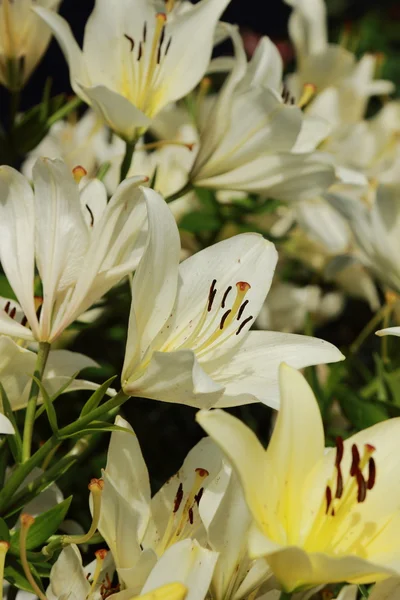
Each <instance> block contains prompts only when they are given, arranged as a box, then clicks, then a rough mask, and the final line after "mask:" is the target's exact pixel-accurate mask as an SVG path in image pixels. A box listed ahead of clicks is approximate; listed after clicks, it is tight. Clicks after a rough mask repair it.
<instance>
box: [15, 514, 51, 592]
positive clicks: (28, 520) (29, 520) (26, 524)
mask: <svg viewBox="0 0 400 600" xmlns="http://www.w3.org/2000/svg"><path fill="white" fill-rule="evenodd" d="M34 522H35V519H34V517H32V516H31V515H28V514H26V513H23V514H22V515H21V531H20V534H19V555H20V559H21V564H22V568H23V570H24V573H25V577H26V578H27V580H28V581H29V583H30V585H31V587H32V589H33V591H34V592H35V594H36V595H37V596H38V598H40V600H47V597H46V595H45V594H44V593H43V592H42V590H41V589H40V587H39V586H38V584H37V583H36V581H35V578H34V577H33V575H32V573H31V569H30V567H29V563H28V558H27V556H26V540H27V537H28V532H29V529H30V528H31V527H32V525H33V524H34Z"/></svg>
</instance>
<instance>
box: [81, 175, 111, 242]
mask: <svg viewBox="0 0 400 600" xmlns="http://www.w3.org/2000/svg"><path fill="white" fill-rule="evenodd" d="M80 199H81V208H82V212H83V215H84V219H85V221H86V225H87V227H88V229H89V230H90V229H92V228H93V226H94V224H95V223H98V222H99V220H100V218H101V216H102V214H103V212H104V211H105V209H106V206H107V190H106V188H105V186H104V184H103V183H102V182H101V181H99V180H98V179H91V180H90V181H89V182H88V183H87V184H86V185H85V187H84V188H83V189H82V190H81V192H80Z"/></svg>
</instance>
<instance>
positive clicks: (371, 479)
mask: <svg viewBox="0 0 400 600" xmlns="http://www.w3.org/2000/svg"><path fill="white" fill-rule="evenodd" d="M375 480H376V464H375V461H374V459H373V458H370V459H369V461H368V480H367V488H368V489H369V490H372V488H373V487H374V485H375Z"/></svg>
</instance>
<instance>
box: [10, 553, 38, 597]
mask: <svg viewBox="0 0 400 600" xmlns="http://www.w3.org/2000/svg"><path fill="white" fill-rule="evenodd" d="M30 567H31V572H32V575H33V577H34V578H35V581H36V583H37V584H38V586H39V587H40V589H41V590H42V591H43V592H44V588H43V585H42V582H41V581H40V577H39V575H38V573H37V571H36V569H35V567H34V566H33V565H32V564H31V563H30ZM4 578H5V579H6V580H7V581H8V583H10V584H11V585H14V586H15V587H17V588H18V589H20V590H24V591H25V592H30V593H34V591H33V589H32V587H31V584H30V583H29V581H28V580H27V578H26V577H25V573H24V569H23V568H22V565H21V563H20V561H19V560H17V559H16V558H15V557H13V556H10V555H9V553H8V554H7V566H6V568H5V569H4Z"/></svg>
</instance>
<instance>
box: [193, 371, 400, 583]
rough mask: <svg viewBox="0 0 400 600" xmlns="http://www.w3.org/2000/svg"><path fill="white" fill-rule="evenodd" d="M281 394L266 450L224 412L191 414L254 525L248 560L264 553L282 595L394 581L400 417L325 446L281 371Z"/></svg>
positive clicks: (310, 410) (303, 392)
mask: <svg viewBox="0 0 400 600" xmlns="http://www.w3.org/2000/svg"><path fill="white" fill-rule="evenodd" d="M280 389H281V410H280V412H279V415H278V419H277V422H276V426H275V429H274V432H273V436H272V439H271V441H270V443H269V446H268V448H267V450H265V449H264V447H263V446H262V445H261V444H260V442H259V441H258V440H257V438H256V436H255V435H254V433H253V432H252V431H251V430H250V429H249V428H248V427H247V426H246V425H244V424H243V423H242V422H241V421H239V420H238V419H236V418H235V417H233V416H231V415H229V414H228V413H225V412H223V411H219V410H216V411H200V412H199V413H198V416H197V418H198V421H199V423H200V424H201V425H202V427H203V428H204V429H205V430H206V432H207V433H208V434H209V435H211V437H212V438H213V439H214V441H215V442H216V443H217V444H218V445H219V446H220V447H221V448H222V450H223V451H224V452H225V453H226V454H227V456H228V458H229V460H230V461H231V462H232V464H233V466H234V467H235V468H236V471H237V473H238V475H239V477H240V479H241V482H242V485H243V489H244V493H245V497H246V501H247V504H248V506H249V509H250V511H251V513H252V516H253V519H254V524H253V527H252V530H251V532H250V535H249V553H250V556H251V557H253V558H255V557H259V556H264V557H265V558H266V560H267V561H268V563H269V565H270V567H271V569H272V571H273V572H274V575H275V576H276V578H277V579H278V581H279V582H280V584H281V585H282V587H283V589H284V590H286V591H288V592H291V591H294V590H298V589H299V588H301V589H307V588H308V587H312V586H315V585H319V584H323V583H335V582H342V581H346V582H349V583H356V584H357V583H371V582H375V581H377V580H380V579H385V578H387V577H389V576H391V575H395V574H399V573H400V568H399V547H398V527H399V525H400V511H399V503H398V494H397V488H398V486H399V484H400V477H399V465H398V462H397V461H396V460H395V458H394V457H396V456H397V454H398V445H399V443H398V440H399V428H400V420H399V419H390V420H389V421H384V422H382V423H378V424H377V425H375V426H373V427H370V428H369V429H366V430H364V431H361V432H359V433H356V434H355V435H353V436H351V437H350V438H349V439H347V440H345V441H344V442H343V440H342V439H341V438H338V440H337V447H336V449H334V448H329V449H325V448H324V429H323V423H322V418H321V414H320V411H319V407H318V403H317V401H316V399H315V397H314V395H313V392H312V390H311V388H310V387H309V385H308V383H307V382H306V380H305V379H304V377H303V376H302V375H301V374H300V373H299V372H297V371H296V370H294V369H292V368H291V367H288V366H287V365H285V364H283V365H282V366H281V368H280ZM310 431H312V432H313V434H312V436H311V438H310V435H309V432H310ZM300 449H301V451H300Z"/></svg>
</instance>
